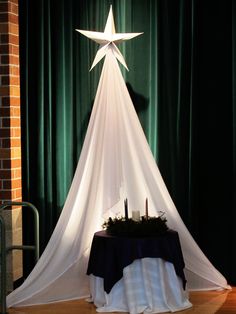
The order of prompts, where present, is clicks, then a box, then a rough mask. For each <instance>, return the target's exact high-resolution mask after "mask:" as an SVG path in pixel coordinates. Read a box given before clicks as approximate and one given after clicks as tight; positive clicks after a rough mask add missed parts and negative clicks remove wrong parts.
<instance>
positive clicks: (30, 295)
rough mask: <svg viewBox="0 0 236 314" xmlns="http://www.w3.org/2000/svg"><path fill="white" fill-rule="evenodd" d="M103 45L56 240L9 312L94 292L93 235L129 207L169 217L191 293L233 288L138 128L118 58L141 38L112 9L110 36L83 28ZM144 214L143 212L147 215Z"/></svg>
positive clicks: (9, 301)
mask: <svg viewBox="0 0 236 314" xmlns="http://www.w3.org/2000/svg"><path fill="white" fill-rule="evenodd" d="M81 33H83V34H84V35H86V36H88V37H90V38H92V39H94V40H95V41H96V42H98V43H99V44H100V45H101V46H100V49H99V51H98V54H97V56H96V58H95V61H94V64H93V66H94V65H95V64H96V63H97V62H98V61H99V60H101V58H102V57H103V56H105V60H104V65H103V69H102V73H101V77H100V81H99V85H98V88H97V93H96V97H95V101H94V106H93V111H92V114H91V118H90V122H89V125H88V130H87V134H86V137H85V141H84V145H83V149H82V152H81V156H80V159H79V162H78V165H77V169H76V172H75V175H74V178H73V182H72V185H71V188H70V191H69V193H68V196H67V199H66V202H65V205H64V208H63V210H62V213H61V216H60V218H59V221H58V223H57V226H56V228H55V230H54V232H53V234H52V237H51V239H50V241H49V243H48V245H47V247H46V249H45V251H44V253H43V254H42V256H41V258H40V259H39V261H38V263H37V264H36V266H35V268H34V269H33V271H32V272H31V274H30V275H29V276H28V278H27V279H26V281H25V282H24V283H23V284H22V285H21V286H20V287H19V288H17V289H16V290H14V291H13V292H12V293H10V294H9V295H8V297H7V304H8V307H11V306H23V305H24V306H25V305H33V304H43V303H49V302H55V301H63V300H69V299H77V298H83V297H86V296H88V295H89V284H88V282H89V280H88V276H87V275H86V269H87V262H88V257H89V252H90V245H91V241H92V238H93V234H94V232H96V231H98V230H100V229H101V225H102V223H103V221H104V218H105V217H108V216H110V215H111V216H112V215H113V216H114V215H115V214H117V213H120V214H123V201H124V198H126V197H127V198H128V201H129V209H130V210H132V209H140V210H142V209H143V210H144V203H145V199H146V198H148V200H149V214H150V215H157V213H158V211H160V210H162V211H164V212H165V215H166V218H167V222H168V226H169V227H170V228H172V229H175V230H177V231H178V233H179V236H180V241H181V245H182V250H183V255H184V259H185V264H186V270H185V273H186V277H187V284H188V288H189V289H190V290H191V289H192V290H194V289H195V290H209V289H218V288H226V289H227V288H230V287H229V286H228V285H227V282H226V280H225V278H224V277H223V276H222V275H221V274H220V273H219V272H218V271H217V270H216V269H215V268H214V266H213V265H212V264H211V263H210V261H209V260H208V259H207V258H206V256H205V255H204V254H203V253H202V251H201V250H200V248H199V247H198V245H197V244H196V243H195V241H194V240H193V238H192V236H191V235H190V233H189V232H188V230H187V228H186V227H185V225H184V223H183V221H182V220H181V218H180V216H179V214H178V211H177V209H176V207H175V205H174V203H173V201H172V199H171V197H170V195H169V193H168V191H167V188H166V186H165V184H164V181H163V179H162V177H161V174H160V172H159V170H158V167H157V165H156V162H155V160H154V158H153V156H152V153H151V150H150V148H149V146H148V143H147V141H146V138H145V135H144V133H143V130H142V128H141V125H140V123H139V120H138V117H137V114H136V112H135V109H134V107H133V103H132V101H131V98H130V96H129V93H128V90H127V87H126V84H125V82H124V79H123V77H122V74H121V71H120V68H119V65H118V62H117V59H118V60H119V61H120V62H121V63H123V64H124V65H125V66H126V64H125V61H124V59H123V57H122V55H121V53H120V52H119V50H118V48H117V46H116V43H119V42H121V41H122V40H126V39H130V38H132V37H135V36H137V35H139V34H137V33H135V34H116V32H115V27H114V21H113V14H112V9H110V12H109V15H108V19H107V24H106V27H105V31H104V33H98V32H87V31H81ZM143 214H144V213H143Z"/></svg>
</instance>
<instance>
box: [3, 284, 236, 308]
mask: <svg viewBox="0 0 236 314" xmlns="http://www.w3.org/2000/svg"><path fill="white" fill-rule="evenodd" d="M190 302H191V303H192V304H193V307H192V308H190V309H187V310H185V311H179V312H176V313H178V314H213V313H217V314H236V287H233V288H232V290H224V291H219V292H216V291H208V292H190ZM8 313H9V314H96V313H97V312H96V308H95V306H94V305H93V304H91V303H87V302H86V301H85V300H78V301H70V302H60V303H54V304H50V305H38V306H32V307H24V308H23V307H21V308H11V309H9V310H8ZM113 313H117V312H113ZM123 313H125V312H123Z"/></svg>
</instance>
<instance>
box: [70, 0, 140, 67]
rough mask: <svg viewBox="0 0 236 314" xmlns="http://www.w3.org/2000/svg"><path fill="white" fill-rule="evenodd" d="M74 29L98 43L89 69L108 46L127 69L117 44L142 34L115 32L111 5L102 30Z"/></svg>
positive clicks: (100, 57)
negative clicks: (98, 45)
mask: <svg viewBox="0 0 236 314" xmlns="http://www.w3.org/2000/svg"><path fill="white" fill-rule="evenodd" d="M76 31H78V32H80V33H81V34H83V35H84V36H86V37H88V38H90V39H92V40H93V41H95V42H96V43H98V44H100V47H99V49H98V51H97V54H96V56H95V58H94V61H93V64H92V66H91V68H90V71H91V70H92V69H93V68H94V66H95V65H96V64H97V63H98V62H99V61H100V60H101V59H102V58H103V57H104V56H105V55H106V54H107V51H108V48H110V49H112V51H113V53H114V55H115V57H116V58H117V59H118V60H119V62H120V63H121V64H123V66H124V67H125V68H126V69H127V70H128V67H127V65H126V62H125V60H124V57H123V56H122V54H121V52H120V50H119V49H118V47H117V44H119V43H121V42H123V41H126V40H129V39H131V38H134V37H136V36H139V35H141V34H143V33H116V29H115V23H114V18H113V12H112V6H110V10H109V14H108V17H107V21H106V25H105V29H104V32H94V31H86V30H81V29H76Z"/></svg>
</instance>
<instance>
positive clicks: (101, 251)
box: [87, 230, 186, 293]
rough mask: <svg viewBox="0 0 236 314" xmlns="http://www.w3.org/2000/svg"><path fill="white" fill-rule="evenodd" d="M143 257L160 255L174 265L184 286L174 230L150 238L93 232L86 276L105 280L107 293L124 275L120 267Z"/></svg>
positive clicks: (182, 262) (180, 256)
mask: <svg viewBox="0 0 236 314" xmlns="http://www.w3.org/2000/svg"><path fill="white" fill-rule="evenodd" d="M145 257H153V258H162V259H164V260H166V261H168V262H171V263H172V264H173V265H174V268H175V272H176V274H177V276H179V277H180V278H181V279H182V282H183V288H184V289H185V285H186V279H185V275H184V271H183V270H184V266H185V265H184V259H183V254H182V250H181V245H180V241H179V235H178V233H177V232H176V231H173V230H168V231H167V232H166V233H165V234H163V235H158V236H155V237H154V236H150V237H123V236H122V237H118V236H112V235H108V234H107V233H106V231H99V232H96V233H95V234H94V237H93V241H92V246H91V252H90V257H89V262H88V269H87V275H90V274H93V275H94V276H97V277H101V278H103V279H104V290H105V291H106V292H107V293H109V292H110V291H111V289H112V287H113V286H114V284H115V283H116V282H117V281H119V280H120V279H121V278H122V276H123V269H124V268H125V267H126V266H128V265H130V264H131V263H132V262H133V261H134V260H136V259H141V258H145Z"/></svg>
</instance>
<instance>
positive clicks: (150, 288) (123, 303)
mask: <svg viewBox="0 0 236 314" xmlns="http://www.w3.org/2000/svg"><path fill="white" fill-rule="evenodd" d="M90 291H91V300H92V302H94V304H95V305H96V307H97V312H114V311H116V312H129V313H130V314H138V313H145V314H148V313H161V312H176V311H180V310H183V309H187V308H189V307H191V306H192V304H191V303H190V302H189V300H188V291H187V289H186V290H184V289H183V282H182V280H181V278H179V277H178V276H177V275H176V272H175V269H174V266H173V264H172V263H169V262H166V261H164V260H163V259H161V258H143V259H138V260H135V261H134V262H133V263H132V264H130V265H129V266H127V267H125V268H124V270H123V277H122V278H121V279H120V280H119V281H118V282H117V283H116V284H115V285H114V286H113V288H112V290H111V292H110V293H109V294H107V293H106V292H105V291H104V288H103V278H100V277H96V276H94V275H90Z"/></svg>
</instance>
